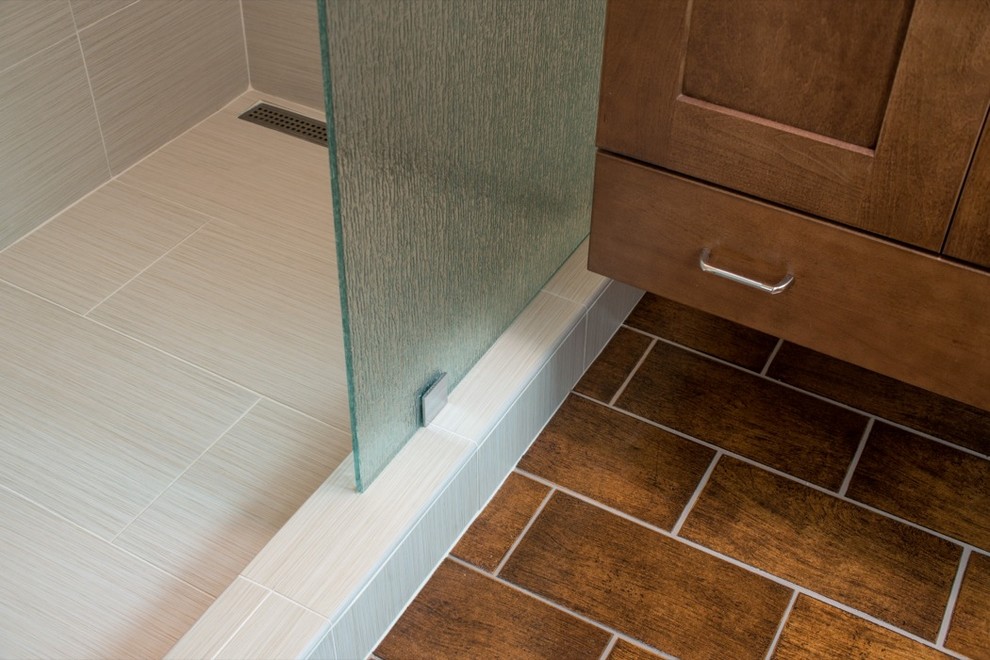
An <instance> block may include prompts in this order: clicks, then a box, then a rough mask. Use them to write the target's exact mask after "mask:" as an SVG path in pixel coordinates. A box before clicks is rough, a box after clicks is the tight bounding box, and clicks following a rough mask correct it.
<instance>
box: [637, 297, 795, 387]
mask: <svg viewBox="0 0 990 660" xmlns="http://www.w3.org/2000/svg"><path fill="white" fill-rule="evenodd" d="M626 325H628V326H629V327H631V328H636V329H637V330H642V331H643V332H648V333H650V334H651V335H654V336H656V337H663V338H664V339H669V340H670V341H673V342H676V343H678V344H681V345H682V346H687V347H688V348H693V349H695V350H696V351H701V352H702V353H707V354H709V355H713V356H715V357H717V358H720V359H722V360H725V361H726V362H731V363H733V364H737V365H739V366H740V367H745V368H747V369H749V370H750V371H760V370H761V369H762V368H763V365H764V364H766V362H767V359H768V358H769V357H770V354H771V353H772V352H773V349H774V347H775V346H776V345H777V338H776V337H771V336H770V335H768V334H765V333H762V332H759V331H758V330H752V329H750V328H747V327H744V326H741V325H739V324H738V323H733V322H732V321H727V320H725V319H723V318H719V317H718V316H712V315H711V314H707V313H705V312H702V311H700V310H697V309H694V308H693V307H688V306H687V305H682V304H680V303H676V302H674V301H673V300H668V299H666V298H661V297H659V296H656V295H654V294H652V293H647V294H646V295H645V296H643V299H642V300H640V301H639V304H638V305H636V309H634V310H633V311H632V314H630V315H629V318H628V319H626Z"/></svg>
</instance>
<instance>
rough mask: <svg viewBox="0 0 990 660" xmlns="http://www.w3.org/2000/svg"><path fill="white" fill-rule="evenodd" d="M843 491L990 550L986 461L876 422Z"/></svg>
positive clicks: (989, 475) (988, 467) (989, 482)
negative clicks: (850, 479) (851, 476)
mask: <svg viewBox="0 0 990 660" xmlns="http://www.w3.org/2000/svg"><path fill="white" fill-rule="evenodd" d="M847 494H848V495H849V497H851V498H853V499H856V500H859V501H860V502H865V503H866V504H869V505H871V506H875V507H877V508H878V509H883V510H884V511H888V512H890V513H893V514H894V515H896V516H898V517H900V518H904V519H905V520H910V521H912V522H916V523H918V524H920V525H924V526H925V527H928V528H929V529H934V530H936V531H939V532H942V533H943V534H947V535H949V536H951V537H953V538H957V539H959V540H961V541H965V542H967V543H971V544H973V545H975V546H977V547H979V548H983V549H984V550H990V460H987V459H984V458H978V457H976V456H973V455H972V454H966V453H964V452H961V451H957V450H955V449H953V448H952V447H949V446H947V445H943V444H940V443H938V442H935V441H933V440H928V439H926V438H923V437H921V436H919V435H915V434H914V433H909V432H907V431H904V430H902V429H899V428H895V427H893V426H888V425H886V424H877V425H875V426H874V427H873V430H872V431H871V432H870V437H869V439H868V440H867V442H866V447H865V448H864V450H863V454H862V456H860V459H859V463H858V464H857V466H856V472H855V473H854V474H853V478H852V481H851V482H850V484H849V490H848V493H847Z"/></svg>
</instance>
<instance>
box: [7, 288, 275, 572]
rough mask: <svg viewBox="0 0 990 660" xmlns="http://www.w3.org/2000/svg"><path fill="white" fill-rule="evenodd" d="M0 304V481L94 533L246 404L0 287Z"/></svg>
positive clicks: (130, 510)
mask: <svg viewBox="0 0 990 660" xmlns="http://www.w3.org/2000/svg"><path fill="white" fill-rule="evenodd" d="M0 309H2V310H3V314H0V355H3V359H2V360H0V438H2V439H3V452H4V454H3V460H2V461H0V485H3V486H6V487H8V488H11V489H13V490H15V491H17V492H19V493H22V494H24V495H25V496H26V497H29V498H31V499H32V500H33V501H35V502H38V503H39V504H41V505H43V506H45V507H48V508H49V509H51V510H52V511H54V512H56V513H58V514H60V515H62V516H65V517H66V518H68V519H69V520H71V521H73V522H75V523H77V524H78V525H80V526H82V527H84V528H85V529H87V530H89V531H91V532H92V533H94V534H96V535H98V536H101V537H103V538H111V537H112V536H113V535H114V534H116V533H118V532H120V531H121V530H122V529H123V528H124V526H125V525H126V524H127V523H128V522H130V521H131V520H133V519H134V517H135V516H137V515H138V514H139V513H140V512H141V510H142V509H144V507H146V506H147V505H148V504H150V503H151V502H152V501H153V500H154V498H155V497H156V496H157V495H158V494H159V493H161V492H162V491H164V490H165V488H166V487H167V486H168V485H169V484H170V483H171V482H172V480H173V479H174V478H175V477H177V476H178V475H179V474H180V473H181V472H182V471H183V470H184V469H185V468H186V467H188V466H189V465H190V464H191V463H192V462H193V461H194V460H195V459H196V458H197V457H198V456H199V455H200V453H201V452H203V451H204V450H205V449H206V448H207V447H209V446H210V444H211V443H212V442H213V441H214V440H216V439H217V438H218V437H220V435H221V434H223V432H224V431H226V430H227V428H229V427H230V425H231V424H233V423H234V422H235V421H237V419H238V418H239V417H240V416H241V414H243V412H244V411H245V410H247V409H248V408H249V407H250V406H251V404H253V403H254V402H255V400H256V397H255V395H253V394H250V393H248V392H246V391H244V390H241V389H240V388H237V387H235V386H233V385H229V384H227V383H225V382H222V381H220V380H219V379H217V378H215V377H214V376H211V375H209V374H207V373H205V372H203V371H200V370H198V369H195V368H193V367H191V366H188V365H186V364H183V363H181V362H179V361H178V360H175V359H173V358H170V357H168V356H166V355H163V354H161V353H159V352H158V351H155V350H154V349H152V348H149V347H147V346H142V345H140V344H138V343H137V342H134V341H132V340H129V339H127V338H125V337H122V336H120V335H119V334H117V333H116V332H113V331H111V330H109V329H107V328H103V327H100V326H99V325H97V324H95V323H93V322H91V321H88V320H86V319H84V318H82V317H80V316H77V315H76V314H73V313H71V312H68V311H65V310H63V309H61V308H59V307H56V306H55V305H52V304H51V303H48V302H45V301H43V300H41V299H39V298H37V297H35V296H33V295H31V294H28V293H24V292H22V291H18V290H16V289H14V288H13V287H11V286H8V285H6V284H0ZM0 554H2V553H0Z"/></svg>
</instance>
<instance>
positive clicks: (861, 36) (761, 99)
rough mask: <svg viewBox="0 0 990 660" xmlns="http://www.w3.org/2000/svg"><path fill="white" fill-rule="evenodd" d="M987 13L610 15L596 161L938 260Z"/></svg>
mask: <svg viewBox="0 0 990 660" xmlns="http://www.w3.org/2000/svg"><path fill="white" fill-rule="evenodd" d="M988 101H990V2H987V1H986V0H917V1H912V0H797V1H796V0H610V1H609V4H608V12H607V21H606V33H605V53H604V61H603V69H602V91H601V102H600V110H599V123H598V146H599V147H600V148H602V149H605V150H608V151H612V152H615V153H618V154H622V155H625V156H628V157H631V158H635V159H638V160H641V161H645V162H648V163H653V164H656V165H659V166H661V167H664V168H668V169H670V170H673V171H676V172H680V173H683V174H687V175H689V176H692V177H696V178H699V179H702V180H705V181H709V182H712V183H715V184H718V185H721V186H725V187H727V188H730V189H734V190H738V191H742V192H744V193H748V194H750V195H754V196H757V197H760V198H763V199H767V200H771V201H774V202H777V203H779V204H782V205H785V206H788V207H791V208H794V209H799V210H802V211H806V212H809V213H812V214H814V215H817V216H820V217H823V218H826V219H830V220H834V221H837V222H841V223H844V224H847V225H851V226H854V227H858V228H861V229H864V230H867V231H870V232H873V233H875V234H879V235H883V236H887V237H890V238H893V239H896V240H899V241H902V242H905V243H909V244H912V245H916V246H919V247H922V248H925V249H928V250H932V251H936V252H937V251H939V250H940V249H941V247H942V244H943V241H944V240H945V236H946V231H947V229H948V226H949V220H950V218H951V217H952V212H953V208H954V206H955V203H956V200H957V198H958V196H959V190H960V187H961V185H962V182H963V179H964V177H965V175H966V169H967V167H968V165H969V161H970V157H971V155H972V152H973V149H974V146H975V144H976V140H977V137H978V135H979V132H980V128H981V125H982V122H983V118H984V116H985V113H986V110H987V104H988Z"/></svg>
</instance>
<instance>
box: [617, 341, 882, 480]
mask: <svg viewBox="0 0 990 660" xmlns="http://www.w3.org/2000/svg"><path fill="white" fill-rule="evenodd" d="M616 405H617V406H618V407H620V408H623V409H626V410H629V411H630V412H633V413H635V414H637V415H640V416H642V417H645V418H647V419H651V420H653V421H655V422H659V423H661V424H664V425H666V426H669V427H672V428H675V429H677V430H679V431H682V432H684V433H687V434H689V435H691V436H694V437H696V438H698V439H700V440H705V441H707V442H711V443H713V444H716V445H718V446H720V447H724V448H725V449H728V450H729V451H733V452H737V453H739V454H742V455H743V456H746V457H748V458H752V459H754V460H757V461H760V462H761V463H764V464H766V465H769V466H771V467H774V468H777V469H779V470H783V471H784V472H787V473H788V474H791V475H794V476H795V477H799V478H801V479H805V480H807V481H810V482H812V483H815V484H818V485H820V486H824V487H826V488H832V489H838V488H839V486H841V484H842V481H843V479H844V478H845V473H846V470H847V469H848V466H849V464H850V462H851V461H852V458H853V455H854V454H855V452H856V449H857V447H858V446H859V442H860V439H861V438H862V435H863V431H864V429H865V428H866V418H865V417H863V416H862V415H859V414H856V413H853V412H850V411H848V410H845V409H843V408H839V407H838V406H835V405H832V404H830V403H827V402H824V401H821V400H819V399H816V398H814V397H811V396H808V395H807V394H804V393H801V392H796V391H794V390H791V389H788V388H786V387H782V386H780V385H777V384H775V383H773V382H770V381H768V380H765V379H763V378H760V377H759V376H756V375H753V374H748V373H745V372H743V371H740V370H739V369H734V368H732V367H729V366H726V365H722V364H718V363H716V362H714V361H712V360H708V359H705V358H703V357H700V356H697V355H694V354H692V353H689V352H687V351H684V350H682V349H679V348H676V347H674V346H671V345H669V344H664V343H662V342H661V343H657V344H656V345H655V346H654V347H653V350H651V351H650V354H649V355H648V356H647V357H646V360H645V361H644V362H643V364H642V365H641V366H640V368H639V370H638V371H637V372H636V375H635V376H633V378H632V380H630V381H629V384H628V385H627V386H626V389H625V392H623V394H622V396H620V397H619V400H618V401H617V402H616Z"/></svg>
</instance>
